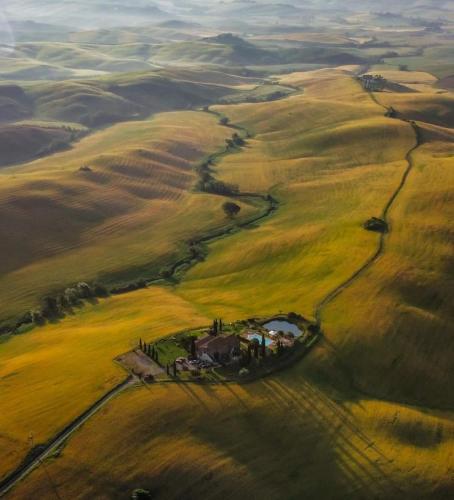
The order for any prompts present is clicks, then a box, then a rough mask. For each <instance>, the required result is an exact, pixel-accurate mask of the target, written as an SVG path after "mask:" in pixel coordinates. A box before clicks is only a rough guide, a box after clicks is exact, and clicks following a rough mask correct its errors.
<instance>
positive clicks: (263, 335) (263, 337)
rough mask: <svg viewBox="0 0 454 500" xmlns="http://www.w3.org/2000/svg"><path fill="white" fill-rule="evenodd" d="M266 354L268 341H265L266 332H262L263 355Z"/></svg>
mask: <svg viewBox="0 0 454 500" xmlns="http://www.w3.org/2000/svg"><path fill="white" fill-rule="evenodd" d="M265 356H266V341H265V334H264V333H262V357H265Z"/></svg>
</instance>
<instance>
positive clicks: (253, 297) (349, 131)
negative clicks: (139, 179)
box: [0, 69, 454, 500]
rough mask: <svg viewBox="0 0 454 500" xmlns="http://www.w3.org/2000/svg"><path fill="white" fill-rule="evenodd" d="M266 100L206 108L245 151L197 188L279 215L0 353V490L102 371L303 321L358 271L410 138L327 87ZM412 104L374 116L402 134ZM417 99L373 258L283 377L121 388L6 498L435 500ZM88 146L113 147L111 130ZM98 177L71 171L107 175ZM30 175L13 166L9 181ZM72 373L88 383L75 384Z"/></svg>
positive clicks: (444, 157)
mask: <svg viewBox="0 0 454 500" xmlns="http://www.w3.org/2000/svg"><path fill="white" fill-rule="evenodd" d="M281 84H282V85H291V86H294V87H301V88H303V89H304V92H301V93H299V94H298V95H294V96H292V97H289V98H286V99H284V100H281V101H276V102H272V103H260V104H239V105H229V106H218V107H216V108H215V109H216V111H218V112H221V113H223V114H225V115H226V116H228V117H229V119H230V121H231V122H232V123H235V124H239V125H241V126H243V127H246V128H247V129H248V130H250V132H251V133H253V137H252V138H251V139H249V140H248V143H247V145H246V147H245V148H244V149H243V150H241V151H240V152H238V153H237V154H233V155H229V156H226V157H224V158H223V160H222V161H221V162H220V163H219V164H218V165H216V176H217V177H219V178H221V179H222V180H225V181H228V182H235V183H237V184H239V185H240V187H241V189H242V190H243V191H251V190H253V191H259V192H265V191H269V192H271V193H272V194H273V196H275V197H276V198H278V199H279V201H280V208H279V210H278V211H277V213H276V214H274V216H273V217H271V218H269V219H267V220H265V221H262V222H261V224H260V225H259V226H257V227H253V228H251V229H249V230H248V231H243V232H241V233H237V234H235V235H233V236H231V237H229V238H225V239H221V240H219V241H217V242H216V243H214V244H212V245H210V253H209V256H208V258H207V260H206V261H205V262H203V263H201V264H199V265H197V266H196V267H194V268H192V269H191V270H190V271H189V272H188V274H187V275H186V276H185V279H184V280H183V282H182V283H181V284H180V285H178V286H176V287H175V288H172V289H170V288H169V289H158V288H156V289H149V290H144V291H140V292H135V293H133V294H129V295H125V296H120V297H115V298H113V299H108V300H106V301H103V302H102V303H101V305H98V306H87V307H86V308H85V309H83V310H82V311H80V312H78V313H77V314H76V315H75V316H73V317H70V318H67V319H65V320H63V321H62V322H61V323H58V324H55V325H49V326H46V327H44V328H42V329H35V330H34V331H32V332H29V333H27V334H25V335H23V336H17V337H14V338H11V339H9V340H7V341H6V342H4V343H3V344H1V345H0V374H1V375H0V376H1V378H0V384H1V385H3V388H2V393H3V392H5V394H7V397H6V398H5V400H4V401H5V403H2V410H3V409H4V411H2V413H1V414H0V415H1V416H0V428H1V429H2V434H1V435H0V436H1V439H2V441H3V450H5V451H4V458H3V457H0V461H2V463H5V464H6V465H5V467H4V469H3V472H6V471H7V470H9V469H11V468H12V467H13V466H14V465H16V464H17V463H18V462H19V461H20V459H21V458H22V457H23V456H24V453H25V451H26V449H27V438H28V435H29V432H30V431H31V430H33V431H34V432H35V433H36V438H35V441H36V442H42V441H44V440H45V439H47V438H48V437H49V436H50V435H52V434H53V433H55V431H56V430H58V429H59V428H61V427H62V426H63V425H64V424H65V423H66V422H67V421H68V420H69V419H70V418H71V417H72V416H74V415H76V414H77V413H80V411H81V409H83V408H85V407H86V406H87V405H88V404H89V403H90V402H91V401H93V400H94V399H95V398H96V397H97V396H99V395H100V394H101V393H102V392H105V391H106V389H107V388H108V387H111V386H112V385H114V384H115V382H117V381H118V380H119V377H121V376H122V372H121V371H120V369H119V368H118V367H116V366H115V365H113V363H112V361H111V360H112V358H113V357H114V356H116V355H117V354H120V353H121V352H123V351H126V350H127V349H129V348H130V347H131V346H132V345H133V344H134V342H136V341H137V338H138V337H139V336H140V337H142V338H144V339H146V340H147V341H150V340H153V339H155V338H159V337H160V336H162V335H165V334H167V333H170V332H171V331H178V330H180V329H182V328H186V327H188V328H189V327H191V326H197V325H200V324H204V323H207V322H209V320H210V319H212V318H213V317H221V316H222V317H223V318H224V319H225V320H226V321H228V320H229V319H234V320H237V319H241V318H245V317H248V316H257V315H261V314H263V315H269V314H272V313H275V312H278V311H279V309H282V310H284V311H286V312H287V311H289V310H296V311H297V312H299V313H302V314H304V315H306V316H311V315H312V314H313V313H314V307H315V306H316V304H317V303H318V302H319V301H320V300H321V299H322V298H323V297H324V296H325V295H326V294H327V293H329V292H330V291H331V290H333V289H334V288H335V287H337V286H338V285H339V284H341V283H342V282H343V281H344V280H346V279H347V278H349V277H350V275H351V274H352V273H353V272H354V271H356V269H358V267H359V266H361V264H362V263H363V262H365V261H366V260H367V259H368V258H369V257H370V256H371V255H372V254H373V253H374V251H375V250H376V248H377V244H378V235H377V234H374V233H369V232H366V231H364V229H362V224H363V222H364V221H365V220H367V219H368V218H369V217H370V216H373V215H374V216H380V215H381V213H382V210H383V208H384V206H385V204H386V202H387V201H388V200H389V198H390V196H391V195H392V193H393V192H394V191H395V189H396V188H397V186H398V185H399V182H400V181H401V178H402V175H403V173H404V170H405V169H406V168H407V166H408V164H407V161H406V155H407V153H408V151H409V150H410V149H411V148H412V147H414V145H415V140H416V137H415V133H414V130H413V128H412V127H411V126H410V125H409V124H408V123H405V122H403V121H401V120H396V119H390V118H385V117H383V113H384V108H383V107H381V106H379V105H377V104H376V103H375V102H374V101H373V100H372V99H371V97H370V96H369V95H367V94H366V93H365V92H363V91H362V89H361V87H360V86H359V84H358V83H357V82H356V81H355V79H354V78H353V77H352V74H351V73H349V72H348V71H347V69H343V70H323V71H317V72H309V73H302V74H292V75H289V76H287V77H284V78H282V79H281ZM412 95H413V94H408V95H407V94H405V98H406V99H408V100H405V101H404V100H403V99H402V95H400V94H399V95H398V94H391V93H389V94H388V93H387V94H383V95H380V96H378V99H383V104H384V105H386V106H388V105H392V106H394V107H395V108H396V109H397V111H398V112H401V113H402V115H403V116H406V115H405V113H408V112H409V111H408V110H409V109H410V110H411V109H412V108H411V102H410V101H409V99H410V98H411V96H412ZM416 95H417V97H416V98H417V99H418V98H419V99H421V97H420V95H419V94H416ZM424 99H425V101H424V102H425V103H426V104H425V105H424V109H423V114H422V115H421V118H425V119H426V120H427V121H428V122H429V124H425V123H420V124H419V127H420V129H421V138H422V140H423V144H422V146H421V147H420V148H418V149H417V150H416V152H414V153H413V156H412V161H413V162H414V168H413V170H412V172H411V175H410V176H409V178H408V184H407V185H406V186H405V189H404V190H403V192H402V194H401V196H400V197H399V198H398V199H397V201H396V205H395V206H394V207H393V208H392V210H391V214H390V222H391V229H392V232H391V234H390V236H389V237H388V238H387V240H386V245H385V253H384V255H383V256H382V257H381V258H380V259H379V260H378V261H377V262H376V263H375V264H374V265H373V266H372V267H371V268H370V269H369V270H368V271H367V272H366V273H364V274H363V275H362V276H360V278H359V279H358V280H357V281H356V282H355V283H354V284H353V285H352V286H351V287H349V288H347V289H346V290H345V292H344V293H343V294H341V295H339V296H338V297H337V298H336V300H335V301H334V302H333V303H331V304H330V305H329V306H328V307H327V309H326V310H324V311H323V315H322V319H323V323H322V327H323V330H324V333H325V340H324V341H322V343H321V344H320V345H319V346H318V347H316V349H315V350H314V351H313V352H311V354H310V355H309V356H308V357H307V358H306V359H305V360H304V361H303V362H302V363H299V364H297V365H295V366H293V367H292V368H291V369H289V370H288V371H286V372H283V373H281V374H279V375H275V376H273V377H270V378H267V379H263V380H261V381H258V382H254V383H252V384H247V385H244V386H238V385H234V384H232V385H220V386H202V387H198V386H194V385H173V384H172V385H170V384H168V385H155V386H152V387H150V388H148V389H145V388H141V389H134V390H131V391H129V392H128V393H126V394H123V395H122V396H120V397H119V398H118V399H117V400H115V401H114V402H113V403H112V404H110V405H109V406H107V407H106V408H104V409H103V410H102V411H101V412H100V413H99V414H98V415H97V416H95V417H94V418H93V419H92V420H91V421H90V422H88V423H87V424H85V425H84V427H83V428H82V429H81V430H80V431H79V432H78V433H77V435H75V436H74V437H73V439H71V441H70V442H69V443H68V444H67V445H66V446H65V447H64V448H63V449H62V450H60V451H59V452H58V453H57V455H56V456H55V457H54V458H53V459H50V460H48V461H46V467H45V468H43V467H42V466H41V467H39V469H38V470H37V471H35V472H34V473H32V474H31V476H30V477H29V478H28V479H27V480H25V481H24V482H23V483H22V484H20V485H19V487H18V488H16V489H15V490H13V491H12V492H11V494H10V495H9V498H18V499H19V498H29V497H30V496H33V495H35V496H40V497H44V498H46V497H50V496H51V495H55V489H57V491H58V493H59V494H60V495H61V496H63V497H64V498H90V497H93V496H96V497H97V498H125V497H127V496H128V495H129V494H130V492H131V491H132V489H134V488H137V487H144V488H147V489H151V490H153V491H155V492H156V494H157V497H158V498H165V499H174V498H175V499H177V498H200V497H206V498H213V499H215V498H220V497H222V496H226V497H228V496H229V495H232V496H234V497H235V498H270V499H274V498H276V499H280V498H289V499H293V498H295V499H296V498H301V497H302V496H304V497H307V498H315V497H321V498H352V497H355V498H436V499H437V500H438V499H448V498H451V496H452V491H453V489H454V483H453V480H452V467H453V463H454V457H453V451H452V450H453V446H454V425H453V423H452V422H453V415H452V411H453V401H452V398H451V396H450V394H448V392H449V391H447V390H446V387H447V385H449V380H451V379H452V377H453V373H452V363H450V361H451V360H452V356H453V352H452V348H451V347H450V346H451V345H452V338H451V336H452V333H451V332H452V331H453V325H452V313H451V312H450V311H452V309H453V308H452V302H450V301H451V300H452V299H451V297H452V296H453V293H452V275H451V274H450V273H451V272H452V258H451V256H450V253H449V250H450V248H449V244H450V241H451V240H450V239H451V238H452V234H451V231H450V226H449V222H450V221H452V219H453V214H452V213H451V211H450V210H451V209H450V205H449V202H450V200H451V194H450V193H451V192H452V185H453V178H452V168H451V166H452V155H453V149H452V131H451V130H450V129H449V128H447V127H441V126H439V125H436V124H434V123H436V122H435V121H434V119H432V120H430V119H429V118H431V117H432V113H431V109H438V108H437V106H438V105H437V104H436V103H437V102H438V101H437V99H439V96H437V95H436V94H435V93H434V94H433V96H432V99H433V102H432V101H431V97H430V95H424ZM400 106H402V109H400ZM432 106H433V107H434V108H432ZM445 106H446V107H447V108H449V102H448V103H447V104H446V102H445ZM184 115H185V117H187V114H186V113H184ZM181 116H182V114H181V113H178V114H171V115H161V116H159V117H158V118H156V120H162V121H161V122H159V125H160V127H159V130H161V131H162V130H163V129H164V130H168V129H170V130H171V131H172V132H173V131H174V128H175V125H174V124H175V121H174V120H175V119H176V117H181ZM436 116H439V114H438V115H436ZM192 117H193V120H192V121H193V123H194V122H195V121H196V120H202V119H203V120H207V122H206V125H207V126H209V127H210V130H213V131H217V132H216V138H215V137H213V138H212V140H213V144H212V145H214V144H215V143H216V141H217V140H221V141H222V140H223V139H224V136H223V134H225V133H226V130H225V129H223V128H222V127H216V125H215V122H214V120H215V118H214V117H212V116H211V117H210V116H209V115H208V114H200V113H192V114H191V118H192ZM432 118H433V117H432ZM165 120H172V121H171V123H172V125H171V126H169V127H168V129H167V128H166V127H163V123H166V122H165ZM210 120H212V121H210ZM437 120H438V118H437ZM151 123H153V121H152V122H151ZM148 126H150V124H149V123H147V124H144V125H143V127H148ZM121 127H127V124H125V125H121V126H116V127H114V129H113V130H114V131H115V130H117V129H118V128H120V130H121ZM230 132H231V131H230ZM104 133H105V134H107V135H106V137H105V138H104V139H105V140H106V141H107V143H109V141H112V142H114V144H115V138H114V137H112V136H109V135H108V134H111V133H112V130H110V131H106V132H104ZM136 133H137V132H136ZM144 133H145V132H144ZM147 133H149V132H148V131H147ZM157 133H158V131H157V130H156V134H157ZM161 133H162V134H164V135H163V136H161V138H160V140H162V142H163V143H164V144H166V139H167V138H168V136H166V135H165V134H166V132H161ZM193 133H194V132H193V130H191V133H190V135H189V137H190V139H191V140H192V135H191V134H193ZM217 134H219V135H217ZM101 137H102V136H101ZM172 137H173V136H172ZM179 137H180V136H179ZM85 141H86V143H87V146H86V148H87V149H86V151H89V150H90V146H89V145H90V138H87V139H85V140H84V141H83V142H85ZM190 143H191V144H192V142H191V141H190ZM96 144H99V139H98V140H97V141H96ZM101 144H102V141H101ZM172 144H173V143H172ZM93 147H95V146H94V145H93ZM111 147H112V145H111ZM136 147H137V146H134V148H136ZM141 147H143V146H141ZM134 150H135V149H134ZM159 150H161V149H159ZM165 151H166V153H168V151H167V150H165ZM186 153H187V151H186V152H185V154H186ZM68 154H69V153H68ZM87 154H88V153H87ZM122 154H124V153H122ZM87 158H90V157H89V156H87ZM108 159H109V157H107V158H101V159H98V160H97V161H98V162H99V163H97V162H93V161H90V163H93V165H94V167H95V169H97V168H107V167H105V165H107V166H109V165H111V164H110V163H105V162H106V161H108ZM55 161H56V162H57V164H60V163H58V158H56V159H55ZM115 164H116V162H115ZM70 165H71V164H70V163H68V171H69V172H73V166H70ZM98 165H99V166H98ZM47 169H48V171H49V172H53V169H52V168H50V166H49V167H47ZM40 171H41V170H40V169H36V165H34V164H32V165H31V166H29V167H28V168H27V169H26V170H25V171H24V174H23V175H27V176H33V175H38V174H37V172H40ZM40 175H41V174H40ZM61 175H65V170H63V172H62V174H61ZM191 196H198V195H192V194H191ZM207 199H208V198H206V197H203V203H204V204H205V205H204V206H205V207H206V204H207ZM180 200H181V198H180ZM217 210H218V209H217V208H216V213H220V211H217ZM179 221H180V222H181V219H179ZM212 222H213V221H212V220H211V223H212ZM166 223H167V220H166ZM173 224H174V223H173V222H172V225H173ZM166 238H168V235H166ZM139 248H143V240H142V239H141V240H138V241H137V244H136V246H134V247H131V249H132V250H134V254H135V255H136V252H137V250H138V249H139ZM132 250H131V254H132V253H133V252H132ZM124 255H125V252H122V256H123V257H124ZM83 363H85V364H86V366H87V367H90V368H89V369H85V370H83V372H84V373H83V376H82V375H81V373H80V372H81V370H80V366H81V364H83ZM43 364H44V366H45V369H46V371H45V372H44V373H43V371H42V370H43V368H42V367H43ZM40 370H41V372H39V371H40ZM383 370H385V372H386V373H384V372H383ZM39 373H41V377H40V376H39ZM0 388H1V386H0ZM410 404H412V405H414V406H410ZM56 408H58V411H56V410H55V409H56ZM435 408H438V409H435ZM30 427H33V429H30ZM113 428H115V432H112V429H113ZM87 443H90V446H87ZM49 478H51V479H49ZM50 481H52V483H50Z"/></svg>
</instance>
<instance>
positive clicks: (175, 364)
mask: <svg viewBox="0 0 454 500" xmlns="http://www.w3.org/2000/svg"><path fill="white" fill-rule="evenodd" d="M173 376H174V377H176V376H177V362H176V361H174V362H173Z"/></svg>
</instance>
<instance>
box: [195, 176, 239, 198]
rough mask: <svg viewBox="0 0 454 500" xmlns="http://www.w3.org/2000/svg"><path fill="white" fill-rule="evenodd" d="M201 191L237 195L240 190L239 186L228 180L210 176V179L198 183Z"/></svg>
mask: <svg viewBox="0 0 454 500" xmlns="http://www.w3.org/2000/svg"><path fill="white" fill-rule="evenodd" d="M197 187H198V188H199V189H200V191H204V192H205V193H212V194H219V195H222V196H236V195H237V194H239V192H240V188H239V186H237V185H236V184H229V183H227V182H223V181H218V180H216V179H214V178H210V179H209V180H208V181H202V182H199V183H198V184H197Z"/></svg>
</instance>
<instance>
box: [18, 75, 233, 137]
mask: <svg viewBox="0 0 454 500" xmlns="http://www.w3.org/2000/svg"><path fill="white" fill-rule="evenodd" d="M27 93H28V95H29V96H30V98H31V99H32V100H33V101H34V103H35V116H36V117H38V118H46V119H52V120H61V121H72V122H77V123H82V124H84V125H87V126H90V127H97V126H103V125H106V124H110V123H115V122H118V121H125V120H127V119H132V118H133V119H134V118H143V117H146V116H148V115H149V114H151V113H157V112H160V111H169V110H174V109H190V108H192V107H195V106H202V105H205V104H209V103H212V102H213V101H215V100H216V99H218V98H219V97H220V96H223V95H226V94H228V93H232V89H230V88H226V87H222V86H217V85H209V84H205V83H193V82H190V81H184V80H181V81H180V80H178V79H169V78H164V77H161V76H159V75H156V74H153V73H142V74H141V73H139V74H132V75H131V74H127V75H122V76H117V77H111V78H105V79H100V80H94V81H78V82H74V81H73V82H71V81H65V82H58V83H46V84H42V85H33V86H30V87H28V89H27Z"/></svg>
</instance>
